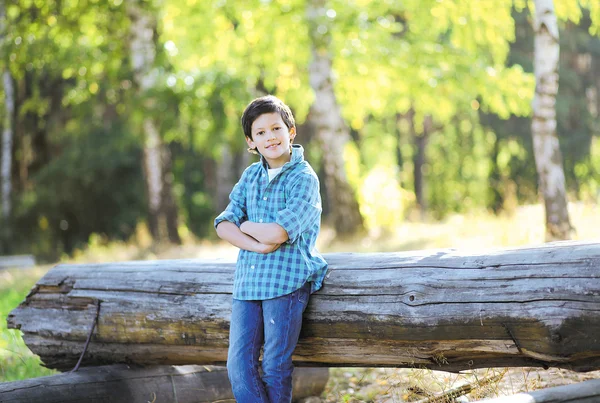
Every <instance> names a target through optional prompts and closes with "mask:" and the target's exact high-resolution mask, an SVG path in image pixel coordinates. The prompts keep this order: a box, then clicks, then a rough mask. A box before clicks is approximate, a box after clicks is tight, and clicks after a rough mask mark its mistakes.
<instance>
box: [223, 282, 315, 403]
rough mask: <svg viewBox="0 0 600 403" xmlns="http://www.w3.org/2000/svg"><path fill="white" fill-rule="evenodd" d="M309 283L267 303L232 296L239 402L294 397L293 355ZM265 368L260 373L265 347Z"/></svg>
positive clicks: (230, 367) (232, 367)
mask: <svg viewBox="0 0 600 403" xmlns="http://www.w3.org/2000/svg"><path fill="white" fill-rule="evenodd" d="M309 297H310V283H306V284H305V285H304V286H302V287H301V288H300V289H298V290H296V291H294V292H293V293H291V294H287V295H283V296H281V297H277V298H274V299H268V300H264V301H242V300H237V299H234V300H233V304H232V311H231V328H230V331H229V353H228V356H227V371H228V375H229V380H230V382H231V387H232V389H233V395H234V397H235V399H236V401H237V402H239V403H280V402H285V403H289V402H291V401H292V372H293V371H294V366H293V364H292V353H293V352H294V349H295V348H296V344H297V343H298V337H299V336H300V328H301V326H302V313H303V312H304V310H305V309H306V305H307V304H308V299H309ZM263 342H264V350H263V360H262V370H263V376H262V379H261V376H260V374H259V371H258V368H259V367H258V359H259V357H260V348H261V347H262V346H263Z"/></svg>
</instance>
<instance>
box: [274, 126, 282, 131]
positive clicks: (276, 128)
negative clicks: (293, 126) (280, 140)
mask: <svg viewBox="0 0 600 403" xmlns="http://www.w3.org/2000/svg"><path fill="white" fill-rule="evenodd" d="M273 130H281V127H279V126H276V127H274V128H273Z"/></svg>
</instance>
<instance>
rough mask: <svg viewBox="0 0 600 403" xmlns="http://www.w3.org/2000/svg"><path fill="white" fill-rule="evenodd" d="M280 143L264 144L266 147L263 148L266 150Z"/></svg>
mask: <svg viewBox="0 0 600 403" xmlns="http://www.w3.org/2000/svg"><path fill="white" fill-rule="evenodd" d="M280 144H281V143H276V144H269V145H268V146H266V147H265V150H268V149H270V148H273V147H277V146H278V145H280Z"/></svg>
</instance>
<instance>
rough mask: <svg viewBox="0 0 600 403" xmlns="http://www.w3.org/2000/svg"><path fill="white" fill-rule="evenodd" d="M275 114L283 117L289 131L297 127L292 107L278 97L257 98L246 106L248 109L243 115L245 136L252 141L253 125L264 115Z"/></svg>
mask: <svg viewBox="0 0 600 403" xmlns="http://www.w3.org/2000/svg"><path fill="white" fill-rule="evenodd" d="M275 112H277V113H279V115H281V119H282V120H283V123H285V125H286V126H287V128H288V130H289V129H291V128H292V127H294V126H295V125H296V122H295V121H294V115H292V111H291V110H290V107H289V106H287V105H286V104H284V103H283V101H282V100H281V99H279V98H277V97H276V96H274V95H266V96H264V97H260V98H256V99H255V100H253V101H252V102H250V103H249V104H248V106H246V109H244V114H243V115H242V128H243V129H244V135H245V136H246V137H248V138H249V139H250V140H252V123H254V121H255V120H256V119H257V118H258V117H259V116H260V115H262V114H265V113H275Z"/></svg>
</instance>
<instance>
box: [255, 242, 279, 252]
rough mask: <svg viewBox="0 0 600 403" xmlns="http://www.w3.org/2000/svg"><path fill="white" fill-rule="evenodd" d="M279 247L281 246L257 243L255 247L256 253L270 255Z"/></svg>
mask: <svg viewBox="0 0 600 403" xmlns="http://www.w3.org/2000/svg"><path fill="white" fill-rule="evenodd" d="M280 246H281V244H278V243H273V244H271V243H260V242H259V243H258V247H257V251H256V252H258V253H265V254H266V253H271V252H274V251H276V250H277V249H278V248H279V247H280Z"/></svg>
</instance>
